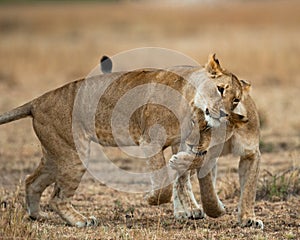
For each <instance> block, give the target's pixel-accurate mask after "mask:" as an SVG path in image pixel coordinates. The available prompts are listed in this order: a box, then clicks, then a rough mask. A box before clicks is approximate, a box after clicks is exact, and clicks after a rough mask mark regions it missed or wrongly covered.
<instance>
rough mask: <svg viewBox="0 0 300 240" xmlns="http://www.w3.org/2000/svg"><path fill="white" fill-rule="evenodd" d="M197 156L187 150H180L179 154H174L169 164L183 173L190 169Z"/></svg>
mask: <svg viewBox="0 0 300 240" xmlns="http://www.w3.org/2000/svg"><path fill="white" fill-rule="evenodd" d="M194 159H195V156H193V155H191V154H188V153H186V152H179V153H177V154H174V155H172V157H171V158H170V160H169V166H170V167H171V168H172V169H174V170H176V171H178V172H180V173H182V172H185V171H187V170H189V169H190V166H191V165H192V163H193V160H194Z"/></svg>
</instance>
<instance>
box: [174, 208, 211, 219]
mask: <svg viewBox="0 0 300 240" xmlns="http://www.w3.org/2000/svg"><path fill="white" fill-rule="evenodd" d="M174 217H175V219H177V220H183V219H193V220H198V219H203V218H205V213H204V212H203V210H202V209H194V210H192V211H189V212H185V211H178V212H175V213H174Z"/></svg>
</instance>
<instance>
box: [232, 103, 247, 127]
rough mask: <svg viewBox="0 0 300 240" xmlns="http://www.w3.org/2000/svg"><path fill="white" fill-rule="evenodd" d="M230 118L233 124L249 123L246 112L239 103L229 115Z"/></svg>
mask: <svg viewBox="0 0 300 240" xmlns="http://www.w3.org/2000/svg"><path fill="white" fill-rule="evenodd" d="M231 118H232V121H233V122H234V123H247V122H248V121H249V119H248V116H247V110H246V109H245V107H244V105H243V103H241V102H240V103H239V104H238V105H237V106H236V108H235V109H234V110H233V111H232V113H231Z"/></svg>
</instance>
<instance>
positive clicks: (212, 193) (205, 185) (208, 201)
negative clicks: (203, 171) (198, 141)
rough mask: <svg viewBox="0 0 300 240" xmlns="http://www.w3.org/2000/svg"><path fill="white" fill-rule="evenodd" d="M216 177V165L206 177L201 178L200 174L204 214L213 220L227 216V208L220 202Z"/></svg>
mask: <svg viewBox="0 0 300 240" xmlns="http://www.w3.org/2000/svg"><path fill="white" fill-rule="evenodd" d="M216 176H217V165H215V166H214V167H213V169H212V170H211V171H210V172H209V173H208V174H207V175H206V176H205V177H200V174H198V180H199V185H200V193H201V201H202V204H203V209H204V212H205V213H206V214H207V215H208V216H210V217H213V218H217V217H220V216H222V215H223V214H225V206H224V205H223V203H222V202H221V201H220V199H219V197H218V195H217V193H216V190H215V182H216Z"/></svg>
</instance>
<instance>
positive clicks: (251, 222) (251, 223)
mask: <svg viewBox="0 0 300 240" xmlns="http://www.w3.org/2000/svg"><path fill="white" fill-rule="evenodd" d="M241 227H253V228H258V229H261V230H263V229H264V223H263V222H262V221H261V220H259V219H252V218H250V219H247V220H245V221H243V222H242V223H241Z"/></svg>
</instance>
